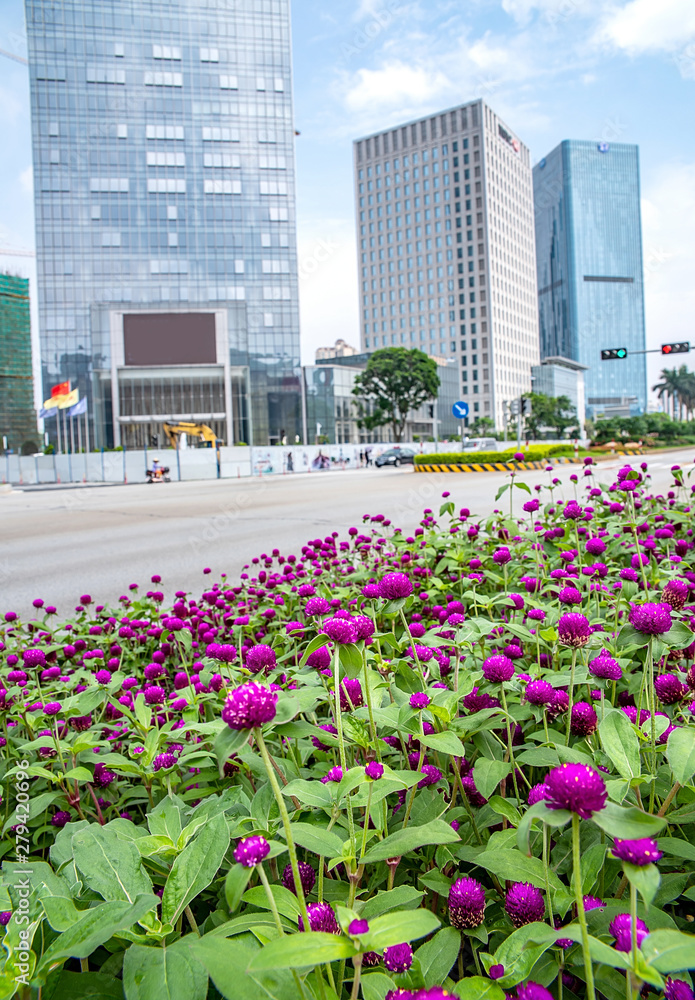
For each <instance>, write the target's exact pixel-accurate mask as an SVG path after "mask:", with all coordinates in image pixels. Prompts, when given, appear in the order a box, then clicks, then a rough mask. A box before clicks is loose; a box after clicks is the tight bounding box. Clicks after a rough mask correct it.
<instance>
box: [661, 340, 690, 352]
mask: <svg viewBox="0 0 695 1000" xmlns="http://www.w3.org/2000/svg"><path fill="white" fill-rule="evenodd" d="M689 352H690V344H689V342H688V341H681V342H680V343H678V344H662V345H661V353H662V354H688V353H689Z"/></svg>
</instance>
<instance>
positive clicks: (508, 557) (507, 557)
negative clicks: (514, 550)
mask: <svg viewBox="0 0 695 1000" xmlns="http://www.w3.org/2000/svg"><path fill="white" fill-rule="evenodd" d="M492 561H493V562H495V563H497V565H498V566H506V564H507V563H508V562H511V561H512V554H511V552H510V551H509V549H508V548H507V546H506V545H503V546H502V547H501V548H499V549H497V550H496V551H495V552H493V554H492Z"/></svg>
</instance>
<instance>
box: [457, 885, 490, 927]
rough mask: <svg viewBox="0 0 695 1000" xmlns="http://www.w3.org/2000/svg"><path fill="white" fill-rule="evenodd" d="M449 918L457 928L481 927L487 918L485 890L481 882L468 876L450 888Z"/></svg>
mask: <svg viewBox="0 0 695 1000" xmlns="http://www.w3.org/2000/svg"><path fill="white" fill-rule="evenodd" d="M449 919H450V920H451V926H452V927H456V929H457V930H465V929H466V928H472V927H479V926H480V925H481V924H482V922H483V920H484V919H485V890H484V889H483V887H482V885H481V884H480V882H478V881H476V879H474V878H470V877H468V876H466V877H465V878H459V879H457V880H456V881H455V882H454V884H453V885H452V886H451V888H450V889H449Z"/></svg>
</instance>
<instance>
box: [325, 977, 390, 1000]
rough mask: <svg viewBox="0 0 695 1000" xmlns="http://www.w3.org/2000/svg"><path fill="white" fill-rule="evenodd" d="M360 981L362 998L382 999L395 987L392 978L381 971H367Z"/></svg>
mask: <svg viewBox="0 0 695 1000" xmlns="http://www.w3.org/2000/svg"><path fill="white" fill-rule="evenodd" d="M360 982H361V984H362V996H363V998H364V1000H384V997H385V996H386V994H387V993H388V992H390V991H391V990H395V988H396V984H395V983H394V981H393V979H391V978H390V977H389V976H387V975H385V974H384V973H383V972H368V973H367V974H366V975H363V976H362V979H361V980H360ZM334 995H335V994H334Z"/></svg>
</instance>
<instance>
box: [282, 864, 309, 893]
mask: <svg viewBox="0 0 695 1000" xmlns="http://www.w3.org/2000/svg"><path fill="white" fill-rule="evenodd" d="M297 867H298V868H299V881H300V882H301V883H302V889H303V890H304V895H305V896H307V895H308V894H309V893H310V892H311V890H312V889H313V888H314V886H315V885H316V872H315V871H314V869H313V868H312V867H311V865H308V864H307V863H306V861H298V862H297ZM282 884H283V885H284V887H285V888H286V889H289V890H290V892H293V893H294V894H295V896H296V895H297V891H296V889H295V886H294V875H293V874H292V865H286V866H285V870H284V871H283V873H282Z"/></svg>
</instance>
